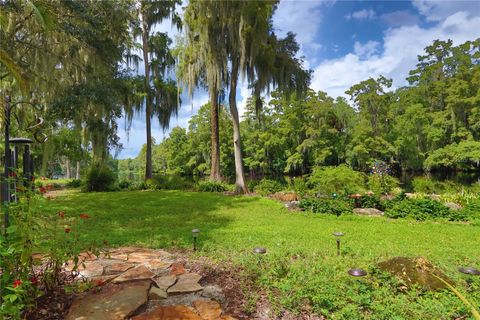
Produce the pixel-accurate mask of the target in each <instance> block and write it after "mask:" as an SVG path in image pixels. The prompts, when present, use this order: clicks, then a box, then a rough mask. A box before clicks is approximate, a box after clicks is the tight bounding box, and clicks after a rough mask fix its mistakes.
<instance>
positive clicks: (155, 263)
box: [145, 259, 172, 273]
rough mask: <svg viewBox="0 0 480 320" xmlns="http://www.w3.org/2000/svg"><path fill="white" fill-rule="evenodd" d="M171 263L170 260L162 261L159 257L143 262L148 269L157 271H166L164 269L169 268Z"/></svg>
mask: <svg viewBox="0 0 480 320" xmlns="http://www.w3.org/2000/svg"><path fill="white" fill-rule="evenodd" d="M171 265H172V263H171V262H168V261H164V260H161V259H153V260H150V261H148V262H146V263H145V266H146V267H147V268H149V269H150V270H152V271H154V272H156V273H158V272H161V271H166V269H168V268H170V266H171Z"/></svg>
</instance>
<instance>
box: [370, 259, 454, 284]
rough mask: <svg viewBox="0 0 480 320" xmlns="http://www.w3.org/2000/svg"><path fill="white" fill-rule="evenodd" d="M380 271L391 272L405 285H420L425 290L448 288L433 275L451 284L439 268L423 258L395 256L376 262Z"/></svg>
mask: <svg viewBox="0 0 480 320" xmlns="http://www.w3.org/2000/svg"><path fill="white" fill-rule="evenodd" d="M378 267H379V268H380V269H381V270H382V271H386V272H389V273H391V274H392V275H395V276H397V277H398V278H400V279H401V280H402V281H403V282H404V283H405V285H406V286H407V287H409V288H410V287H413V286H420V287H422V288H423V289H425V290H442V289H448V288H447V285H446V284H445V283H443V282H442V281H440V280H439V279H437V278H436V277H434V276H433V275H436V276H437V277H440V278H442V279H444V280H445V281H446V282H448V283H450V284H452V285H453V281H452V280H451V279H450V278H448V277H447V276H446V275H445V274H444V273H443V272H442V271H440V269H439V268H438V267H436V266H434V265H433V264H432V263H431V262H430V261H428V260H427V259H425V258H422V257H418V258H408V257H395V258H392V259H389V260H387V261H383V262H380V263H378Z"/></svg>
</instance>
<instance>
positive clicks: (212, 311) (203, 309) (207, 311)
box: [193, 300, 222, 320]
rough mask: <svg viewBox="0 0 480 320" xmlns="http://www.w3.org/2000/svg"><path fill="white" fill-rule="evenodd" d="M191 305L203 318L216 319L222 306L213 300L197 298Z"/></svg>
mask: <svg viewBox="0 0 480 320" xmlns="http://www.w3.org/2000/svg"><path fill="white" fill-rule="evenodd" d="M193 306H194V307H195V309H197V312H198V314H199V315H200V317H201V318H202V319H204V320H210V319H218V318H219V317H220V316H221V314H222V307H221V306H220V305H219V304H218V302H215V301H201V300H197V301H194V302H193Z"/></svg>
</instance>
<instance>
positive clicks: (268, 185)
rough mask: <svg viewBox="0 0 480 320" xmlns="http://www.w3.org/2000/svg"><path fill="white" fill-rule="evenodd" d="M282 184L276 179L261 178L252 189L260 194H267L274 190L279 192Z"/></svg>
mask: <svg viewBox="0 0 480 320" xmlns="http://www.w3.org/2000/svg"><path fill="white" fill-rule="evenodd" d="M283 187H284V186H283V184H282V183H280V182H279V181H276V180H270V179H262V180H260V182H259V183H258V184H257V185H256V186H255V188H254V189H253V191H255V193H258V194H260V195H262V196H267V195H269V194H273V193H275V192H279V191H282V190H283Z"/></svg>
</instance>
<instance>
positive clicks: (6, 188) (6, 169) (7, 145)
mask: <svg viewBox="0 0 480 320" xmlns="http://www.w3.org/2000/svg"><path fill="white" fill-rule="evenodd" d="M10 102H11V100H10V96H5V110H4V111H5V123H4V126H5V163H4V181H3V197H2V198H3V206H4V210H5V230H4V232H5V236H6V235H7V228H8V225H9V216H8V203H9V202H10V184H9V182H8V179H9V175H10V159H11V153H10V111H11V110H10V108H11V106H10Z"/></svg>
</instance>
